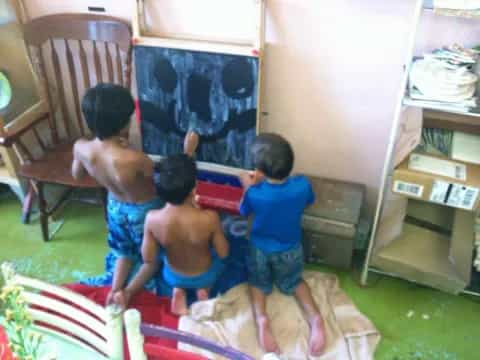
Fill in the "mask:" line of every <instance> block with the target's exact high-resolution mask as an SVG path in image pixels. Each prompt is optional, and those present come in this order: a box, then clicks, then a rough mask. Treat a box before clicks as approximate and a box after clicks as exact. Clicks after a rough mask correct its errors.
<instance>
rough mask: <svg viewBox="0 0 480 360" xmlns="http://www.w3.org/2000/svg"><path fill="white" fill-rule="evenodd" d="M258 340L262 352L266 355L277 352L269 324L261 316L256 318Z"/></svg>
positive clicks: (265, 318)
mask: <svg viewBox="0 0 480 360" xmlns="http://www.w3.org/2000/svg"><path fill="white" fill-rule="evenodd" d="M257 329H258V340H259V342H260V346H261V347H262V348H263V351H265V352H266V353H276V352H278V345H277V343H276V341H275V339H274V337H273V334H272V330H271V329H270V322H269V321H268V319H267V317H265V316H262V317H259V318H257Z"/></svg>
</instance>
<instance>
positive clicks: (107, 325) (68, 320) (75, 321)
mask: <svg viewBox="0 0 480 360" xmlns="http://www.w3.org/2000/svg"><path fill="white" fill-rule="evenodd" d="M1 268H2V274H3V277H4V280H5V285H6V286H19V287H20V288H21V296H22V298H23V299H24V300H25V302H26V304H27V309H28V310H27V312H28V314H29V315H30V316H31V317H32V319H33V321H34V325H33V329H32V331H35V332H38V333H40V334H41V335H43V336H44V342H45V346H46V347H50V346H51V347H52V348H53V349H56V351H59V352H62V353H61V354H57V358H58V359H68V358H70V357H72V355H73V352H74V354H75V357H74V358H75V359H80V358H83V359H92V360H95V359H115V360H121V359H123V327H122V325H123V321H122V316H121V311H119V310H117V309H115V308H113V307H107V308H103V307H101V306H99V305H97V304H96V303H94V302H93V301H91V300H90V299H87V298H86V297H84V296H81V295H79V294H76V293H74V292H72V291H70V290H67V289H65V288H62V287H59V286H55V285H51V284H48V283H46V282H43V281H40V280H37V279H32V278H29V277H25V276H22V275H19V274H17V273H16V272H15V270H14V269H13V267H12V265H11V264H9V263H3V264H2V266H1ZM47 294H52V295H53V296H47ZM72 358H73V357H72Z"/></svg>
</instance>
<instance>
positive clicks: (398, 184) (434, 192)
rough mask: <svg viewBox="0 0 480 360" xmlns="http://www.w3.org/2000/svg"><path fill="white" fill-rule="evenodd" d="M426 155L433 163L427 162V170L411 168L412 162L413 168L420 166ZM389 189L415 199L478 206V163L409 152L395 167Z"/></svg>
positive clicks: (452, 204) (422, 165)
mask: <svg viewBox="0 0 480 360" xmlns="http://www.w3.org/2000/svg"><path fill="white" fill-rule="evenodd" d="M418 159H420V160H419V161H417V160H418ZM429 159H431V162H432V164H433V165H432V166H430V165H429V166H430V170H428V171H431V172H425V171H418V170H412V164H413V165H414V168H415V169H418V168H423V167H424V165H425V163H426V162H429V161H430V160H429ZM438 161H440V162H441V163H438ZM427 165H428V164H427ZM427 167H428V166H427ZM433 172H438V173H442V174H443V175H438V174H434V173H433ZM450 173H451V174H450ZM455 177H456V178H455ZM392 191H393V192H395V193H398V194H401V195H404V196H406V197H409V198H413V199H417V200H424V201H429V202H434V203H437V204H442V205H446V206H451V207H454V208H459V209H464V210H476V209H478V206H479V193H480V165H474V164H467V163H463V162H460V161H458V160H455V161H452V160H448V159H444V158H440V157H433V156H426V155H420V154H412V155H410V157H409V158H408V159H406V160H404V161H403V162H402V163H401V164H400V165H399V166H398V167H397V168H396V169H395V171H394V173H393V184H392Z"/></svg>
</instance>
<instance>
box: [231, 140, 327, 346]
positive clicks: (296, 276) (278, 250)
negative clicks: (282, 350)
mask: <svg viewBox="0 0 480 360" xmlns="http://www.w3.org/2000/svg"><path fill="white" fill-rule="evenodd" d="M251 152H252V155H253V164H254V166H255V171H254V172H248V173H243V174H242V175H241V176H240V181H241V183H242V185H243V186H244V188H245V194H244V197H243V200H242V203H241V206H240V213H241V214H242V215H243V216H249V215H253V222H252V226H251V230H250V251H249V255H248V259H247V266H248V277H249V280H248V281H249V285H250V286H249V288H250V296H251V301H252V307H253V312H254V316H255V321H256V324H257V330H258V338H259V342H260V345H261V346H262V348H263V349H264V351H266V352H278V351H279V349H278V345H277V343H276V342H275V339H274V337H273V334H272V330H271V328H270V323H269V319H268V317H267V312H266V295H269V294H270V293H271V292H272V285H273V283H274V282H275V285H276V286H277V287H278V289H279V290H280V291H281V292H282V293H284V294H286V295H293V294H294V295H295V297H296V299H297V300H298V302H299V303H300V304H301V306H302V308H303V310H304V312H305V314H306V316H307V319H308V323H309V325H310V330H311V333H310V341H309V349H310V353H311V355H314V356H315V355H319V354H320V353H321V352H322V350H323V347H324V344H325V334H324V328H323V319H322V316H321V314H320V312H319V310H318V308H317V306H316V304H315V302H314V299H313V297H312V294H311V292H310V288H309V287H308V285H307V283H306V282H305V281H304V280H303V278H302V272H303V248H302V243H301V237H302V230H301V218H302V214H303V211H304V210H305V208H306V207H308V206H309V205H311V204H312V203H313V202H314V194H313V190H312V187H311V185H310V182H309V181H308V179H307V178H306V177H305V176H290V172H291V171H292V168H293V161H294V154H293V150H292V148H291V146H290V144H289V143H288V141H287V140H285V139H284V138H283V137H281V136H280V135H276V134H267V133H266V134H261V135H259V136H258V137H257V138H256V139H255V141H254V142H253V144H252V148H251Z"/></svg>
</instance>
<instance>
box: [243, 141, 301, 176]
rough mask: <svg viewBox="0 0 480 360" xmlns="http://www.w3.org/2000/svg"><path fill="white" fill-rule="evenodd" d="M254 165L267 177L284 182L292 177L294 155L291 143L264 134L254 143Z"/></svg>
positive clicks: (252, 148) (252, 149)
mask: <svg viewBox="0 0 480 360" xmlns="http://www.w3.org/2000/svg"><path fill="white" fill-rule="evenodd" d="M251 152H252V155H253V165H254V166H255V168H256V169H258V170H260V171H262V172H263V173H264V174H265V176H267V177H269V178H272V179H275V180H283V179H285V178H286V177H288V176H289V175H290V172H291V171H292V168H293V161H294V155H293V150H292V147H291V146H290V143H289V142H288V141H287V140H286V139H285V138H283V137H282V136H280V135H278V134H273V133H264V134H260V135H258V136H257V137H256V138H255V140H254V141H253V144H252V147H251Z"/></svg>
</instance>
